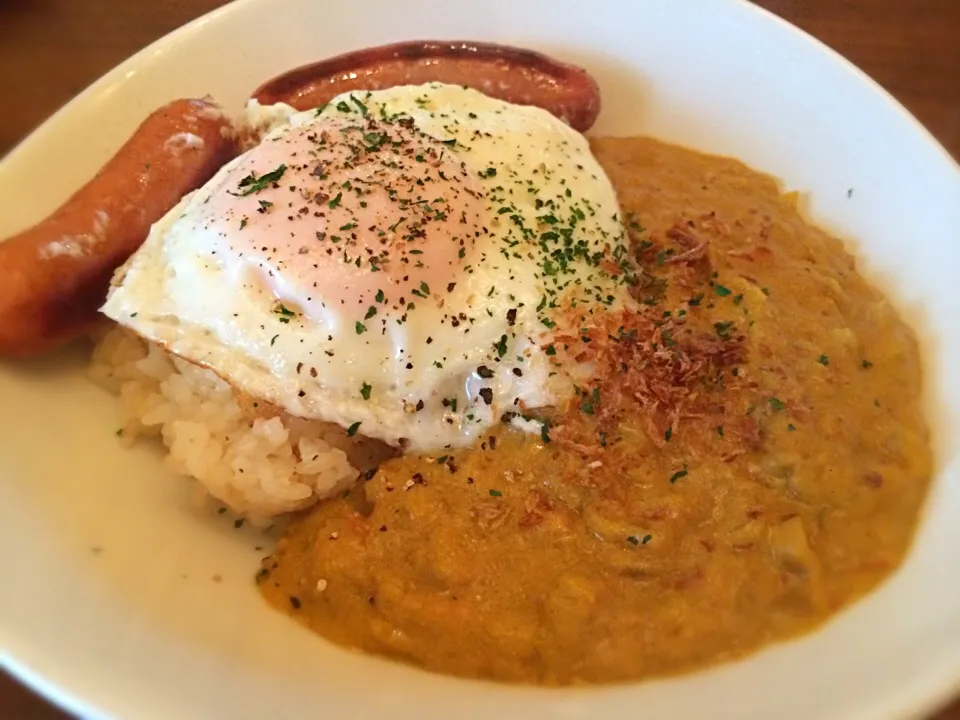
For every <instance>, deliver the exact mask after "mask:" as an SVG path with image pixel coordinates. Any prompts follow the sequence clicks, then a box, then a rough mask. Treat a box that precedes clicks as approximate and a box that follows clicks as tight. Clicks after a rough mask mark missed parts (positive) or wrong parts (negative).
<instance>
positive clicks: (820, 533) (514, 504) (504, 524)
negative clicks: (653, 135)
mask: <svg viewBox="0 0 960 720" xmlns="http://www.w3.org/2000/svg"><path fill="white" fill-rule="evenodd" d="M593 151H594V153H595V154H596V156H597V158H598V159H599V160H600V162H601V164H602V165H603V167H604V169H605V170H606V172H607V174H608V175H609V176H610V178H611V179H612V181H613V183H614V186H615V187H616V189H617V193H618V195H619V198H620V202H621V205H622V207H623V210H624V213H625V216H626V217H627V218H629V219H630V220H629V227H630V231H629V236H630V249H631V252H632V253H633V254H635V256H636V258H637V260H638V262H639V265H640V274H639V277H640V282H639V284H638V285H637V286H636V292H637V297H638V298H639V299H640V300H641V302H642V309H641V310H640V311H639V312H637V313H636V314H624V316H623V317H622V318H617V319H614V318H610V319H608V322H607V326H606V327H601V328H591V329H590V331H589V332H588V333H585V334H584V335H583V336H580V337H571V338H569V340H567V343H566V344H567V348H568V351H570V350H572V351H573V352H577V353H586V354H587V355H589V357H590V358H591V359H592V360H593V361H594V362H595V363H596V364H597V368H598V373H597V376H596V378H595V379H594V380H593V381H592V382H591V383H589V384H588V385H584V386H583V387H582V388H580V391H579V395H578V397H577V398H576V399H575V400H572V401H571V402H569V403H568V404H567V405H566V406H565V407H563V408H557V409H556V410H554V411H552V412H550V413H549V414H548V415H547V417H548V419H549V429H548V430H545V431H544V432H543V434H542V436H540V437H534V436H530V435H521V434H518V433H516V432H513V431H510V430H507V429H500V430H497V431H494V432H491V433H490V434H489V435H488V436H487V437H486V438H485V439H484V440H483V441H482V442H481V443H480V444H479V446H477V447H473V448H470V449H468V450H465V451H461V452H455V453H450V454H448V455H446V456H439V457H437V456H434V457H410V456H408V457H404V458H398V459H395V460H390V461H389V462H386V463H384V464H383V465H381V466H380V467H379V469H378V470H377V471H376V472H372V473H368V474H367V475H366V476H365V480H364V482H363V483H362V484H360V485H358V486H356V487H355V488H354V489H353V490H352V491H351V492H350V493H349V495H346V496H344V497H342V498H339V499H336V500H332V501H329V502H327V503H323V504H321V505H320V506H318V507H317V508H316V509H315V510H313V511H311V512H310V513H308V514H306V515H303V516H301V517H298V518H297V519H296V520H295V521H294V522H293V523H292V524H291V527H290V529H289V531H288V533H287V535H286V536H285V537H284V538H283V539H282V540H281V541H280V543H279V545H278V547H277V549H276V552H275V553H274V554H273V555H271V556H269V557H267V558H265V559H264V561H263V565H262V569H261V570H260V573H259V574H258V575H257V582H258V583H259V585H260V588H261V591H262V592H263V594H264V596H265V597H266V598H267V600H268V601H269V602H270V603H271V604H272V605H273V606H274V607H276V608H278V609H280V610H283V611H285V612H288V613H290V615H291V616H292V617H294V618H295V619H297V620H298V621H299V622H302V623H303V624H305V625H307V626H308V627H310V628H311V629H313V630H315V631H316V632H319V633H320V634H322V635H323V636H325V637H327V638H329V639H332V640H334V641H335V642H338V643H341V644H343V645H346V646H348V647H356V648H361V649H363V650H366V651H369V652H375V653H379V654H384V655H388V656H391V657H396V658H400V659H403V660H407V661H410V662H413V663H416V664H418V665H421V666H423V667H425V668H428V669H430V670H434V671H437V672H445V673H452V674H456V675H462V676H468V677H483V678H493V679H498V680H509V681H519V682H526V683H542V684H547V685H557V684H568V683H597V682H609V681H627V680H637V679H641V678H646V677H651V676H655V675H662V674H667V673H676V672H681V671H687V670H692V669H695V668H697V667H702V666H704V665H706V664H709V663H716V662H720V661H723V660H728V659H731V658H735V657H738V656H741V655H743V654H745V653H748V652H751V651H754V650H756V649H758V648H760V647H762V646H763V645H765V644H767V643H769V642H771V641H774V640H780V639H785V638H789V637H792V636H796V635H798V634H800V633H803V632H806V631H809V630H811V629H813V628H815V627H816V626H818V625H819V624H820V623H822V622H824V621H825V620H826V619H827V618H829V617H830V616H831V615H832V614H834V613H835V612H837V611H838V610H839V609H841V608H842V607H844V606H846V605H848V604H849V603H851V602H853V601H854V600H856V599H857V598H859V597H861V596H862V595H863V594H864V593H866V592H868V591H869V590H871V589H872V588H874V587H875V586H876V585H877V584H878V583H879V582H880V581H881V580H883V579H884V578H885V577H887V576H888V575H889V574H890V573H891V572H892V571H893V570H894V569H895V568H896V567H897V566H898V565H899V564H900V563H901V561H902V560H903V557H904V554H905V552H906V551H907V549H908V547H909V545H910V541H911V539H912V537H913V533H914V529H915V526H916V523H917V518H918V514H919V511H920V508H921V505H922V502H923V499H924V495H925V493H926V491H927V488H928V485H929V481H930V476H931V467H932V466H931V462H932V461H931V452H930V447H929V442H928V435H927V429H926V426H925V424H924V419H923V415H922V413H921V406H920V385H921V382H920V378H921V373H920V360H919V356H918V349H917V342H916V339H915V337H914V335H913V333H912V332H911V330H910V329H909V327H907V325H905V324H904V322H903V321H902V320H901V319H900V318H899V317H898V316H897V314H896V312H895V311H894V310H893V309H892V307H891V306H890V305H889V304H888V302H887V301H886V300H885V298H884V297H883V296H882V295H881V293H880V292H878V291H877V290H876V289H875V288H873V287H871V286H870V285H869V284H868V283H867V282H865V281H864V280H863V279H862V278H861V277H860V276H859V275H858V274H857V272H856V269H855V266H854V260H853V258H852V257H851V256H850V255H849V254H848V253H847V252H846V250H844V248H843V245H842V244H841V243H840V241H838V240H836V239H834V238H832V237H830V236H828V235H827V234H825V233H824V232H822V231H820V230H819V229H817V228H815V227H813V226H811V225H809V224H807V223H806V222H804V220H803V218H802V217H801V216H800V214H799V213H798V211H797V208H796V206H795V198H794V197H793V196H792V195H781V194H780V192H779V191H778V189H777V184H776V182H775V181H774V180H773V179H772V178H770V177H769V176H766V175H763V174H760V173H757V172H755V171H753V170H751V169H749V168H747V167H745V166H744V165H743V164H741V163H739V162H737V161H735V160H731V159H727V158H719V157H713V156H708V155H703V154H700V153H697V152H693V151H690V150H686V149H683V148H680V147H676V146H671V145H667V144H664V143H660V142H657V141H656V140H652V139H648V138H627V139H614V138H601V139H597V140H595V141H594V142H593Z"/></svg>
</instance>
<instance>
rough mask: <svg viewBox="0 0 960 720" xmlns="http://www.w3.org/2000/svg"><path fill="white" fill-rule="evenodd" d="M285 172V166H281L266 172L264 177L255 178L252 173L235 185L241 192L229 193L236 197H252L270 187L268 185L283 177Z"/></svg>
mask: <svg viewBox="0 0 960 720" xmlns="http://www.w3.org/2000/svg"><path fill="white" fill-rule="evenodd" d="M286 171H287V166H286V165H283V164H281V165H280V166H279V167H278V168H277V169H276V170H273V171H271V172H268V173H267V174H266V175H261V176H260V177H257V176H256V175H254V174H253V173H250V174H249V175H247V176H246V177H245V178H243V180H241V181H240V182H239V183H238V185H237V189H238V190H242V191H243V192H239V193H233V192H231V193H230V194H231V195H235V196H237V197H244V196H246V195H252V194H253V193H255V192H260V191H261V190H264V189H266V188H268V187H270V185H272V184H273V183H275V182H277V181H278V180H279V179H280V178H281V177H283V173H285V172H286ZM227 192H230V191H229V190H228V191H227Z"/></svg>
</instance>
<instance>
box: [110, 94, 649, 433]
mask: <svg viewBox="0 0 960 720" xmlns="http://www.w3.org/2000/svg"><path fill="white" fill-rule="evenodd" d="M248 112H249V113H250V116H251V122H252V123H253V124H257V123H258V122H259V123H260V124H262V125H267V126H269V128H270V129H269V130H268V131H267V132H265V134H264V135H263V137H262V139H261V141H260V143H259V144H258V145H257V146H256V147H254V148H253V149H251V150H250V151H248V152H247V153H245V154H244V155H242V156H240V157H238V158H237V159H236V160H234V161H232V162H230V163H229V164H227V165H226V166H224V167H223V168H222V169H221V170H220V171H219V173H218V174H217V175H216V176H215V177H214V178H213V179H211V180H210V182H208V183H207V184H206V185H205V186H204V187H202V188H200V189H199V190H197V191H196V192H194V193H192V194H191V195H188V196H187V197H185V198H184V199H183V200H182V202H181V203H180V204H179V205H178V206H177V207H176V208H174V210H173V211H171V212H170V213H169V214H168V215H167V216H166V217H164V218H163V219H162V220H161V221H160V222H159V223H157V224H156V225H155V226H154V227H153V228H152V230H151V232H150V235H149V237H148V238H147V240H146V242H145V243H144V245H143V246H142V247H141V248H140V250H139V251H138V252H137V253H136V254H135V255H134V256H133V257H132V258H131V259H130V261H128V263H127V264H126V265H125V266H124V267H123V268H121V270H120V271H118V273H117V276H116V277H115V279H114V284H113V287H112V289H111V292H110V295H109V297H108V299H107V302H106V304H105V306H104V307H103V312H104V313H105V314H106V315H107V316H109V317H110V318H112V319H114V320H115V321H117V322H118V323H120V324H122V325H125V326H126V327H128V328H130V329H132V330H133V331H135V332H136V333H138V334H140V335H141V336H143V337H145V338H147V339H148V340H151V341H153V342H155V343H158V344H160V345H162V346H164V347H166V348H167V349H168V350H169V351H171V352H173V353H175V354H176V355H179V356H180V357H182V358H185V359H187V360H190V361H192V362H194V363H197V364H200V365H203V366H206V367H208V368H211V369H212V370H214V371H215V372H216V373H217V374H218V375H220V376H221V377H222V378H224V379H225V380H227V381H228V382H230V383H231V384H232V385H233V386H234V387H235V388H237V389H239V390H241V391H243V392H245V393H247V394H249V395H251V396H253V397H256V398H262V399H264V400H266V401H268V402H270V403H273V404H275V405H277V406H279V407H282V408H284V409H285V410H287V411H288V412H290V413H291V414H293V415H296V416H299V417H304V418H312V419H320V420H325V421H329V422H334V423H337V424H339V425H341V426H343V427H346V428H349V432H350V433H351V434H353V433H357V432H359V433H361V434H363V435H366V436H369V437H373V438H378V439H381V440H383V441H385V442H387V443H390V444H392V445H395V446H400V447H404V448H409V449H410V450H411V451H416V452H431V451H437V450H441V449H444V448H449V447H459V446H464V445H468V444H470V443H471V442H472V441H473V440H474V438H476V437H477V436H478V435H480V434H481V433H483V431H484V430H486V429H487V428H489V427H490V426H491V425H492V424H493V423H496V422H499V421H500V420H501V419H502V418H503V417H504V415H505V414H507V415H508V416H513V415H514V414H517V415H523V414H524V413H526V412H528V411H529V410H530V409H533V408H541V407H545V406H551V405H555V404H557V403H559V402H561V401H562V400H563V399H564V398H565V397H568V396H569V395H570V393H571V392H572V382H575V381H576V377H577V375H578V374H580V373H583V372H585V369H584V368H578V367H576V363H575V362H574V363H570V362H560V361H559V360H558V357H559V356H558V354H557V351H556V344H557V343H560V342H562V339H563V337H569V336H570V335H571V333H576V332H577V328H578V327H580V326H582V325H583V324H585V323H586V322H588V320H589V316H590V315H592V314H594V313H596V312H604V311H606V310H608V309H617V308H618V307H622V306H623V304H625V303H630V302H631V300H630V298H629V295H628V293H627V292H626V279H627V278H628V277H629V273H627V272H624V269H625V267H626V260H625V255H626V249H625V244H624V243H625V239H624V232H623V227H622V223H621V219H620V215H619V212H620V211H619V208H618V205H617V199H616V195H615V193H614V190H613V187H612V186H611V184H610V182H609V180H608V179H607V177H606V175H605V174H604V172H603V170H602V169H601V167H600V166H599V164H598V163H597V161H596V160H595V159H594V158H593V156H592V155H591V153H590V148H589V145H588V143H587V141H586V139H585V138H584V137H583V136H582V135H580V134H579V133H577V132H576V131H574V130H572V129H571V128H569V127H568V126H566V125H565V124H563V123H562V122H561V121H560V120H558V119H556V118H555V117H553V116H552V115H550V114H549V113H547V112H546V111H544V110H541V109H538V108H534V107H527V106H519V105H513V104H510V103H506V102H502V101H500V100H495V99H492V98H490V97H487V96H485V95H483V94H482V93H479V92H476V91H474V90H469V89H465V88H462V87H459V86H452V85H443V84H430V85H424V86H405V87H396V88H392V89H389V90H382V91H376V92H365V93H356V92H354V93H352V94H347V95H343V96H340V97H338V98H335V99H334V100H333V101H332V102H330V103H329V104H328V105H326V106H325V107H323V108H320V109H317V110H313V111H309V112H301V113H297V112H295V111H294V110H293V109H292V108H290V107H288V106H285V105H279V106H270V107H266V108H261V107H259V106H257V105H256V103H252V104H251V106H250V107H249V108H248Z"/></svg>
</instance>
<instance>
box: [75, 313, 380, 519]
mask: <svg viewBox="0 0 960 720" xmlns="http://www.w3.org/2000/svg"><path fill="white" fill-rule="evenodd" d="M90 377H91V378H92V379H93V380H94V381H95V382H97V383H98V384H100V385H102V386H103V387H105V388H106V389H108V390H110V391H111V392H113V393H116V394H118V395H119V396H120V405H121V423H122V429H121V431H120V432H119V433H118V434H119V435H120V436H121V438H122V441H123V442H125V443H127V444H132V443H133V442H134V441H135V440H137V439H138V438H141V437H159V438H160V439H161V440H162V441H163V444H164V445H165V446H166V447H167V449H168V453H167V455H166V458H165V462H166V463H167V465H168V466H169V467H170V469H171V470H173V471H174V472H176V473H179V474H181V475H187V476H190V477H193V478H196V479H197V480H199V481H200V483H201V484H202V485H203V487H204V488H205V490H206V491H207V492H208V493H209V494H210V495H212V496H214V497H215V498H217V499H218V500H219V501H220V502H222V503H224V504H225V505H227V506H228V507H229V508H230V509H231V510H233V511H234V512H236V513H238V514H240V515H245V516H247V517H250V518H252V519H254V520H265V519H267V518H270V517H273V516H275V515H279V514H281V513H286V512H290V511H293V510H299V509H302V508H305V507H308V506H310V505H312V504H313V503H315V502H316V501H317V500H320V499H322V498H325V497H329V496H331V495H334V494H336V493H338V492H340V491H342V490H343V489H345V488H347V487H349V486H350V485H352V484H353V482H354V481H355V480H356V479H357V476H358V474H359V472H360V471H361V470H363V469H366V468H369V467H373V466H374V465H376V464H377V462H379V461H382V460H383V459H385V458H386V457H389V456H390V455H391V454H392V450H390V449H389V448H388V447H387V446H386V445H384V444H383V443H381V442H379V441H375V440H369V439H366V438H361V437H359V436H358V437H354V438H349V437H347V434H346V432H345V431H344V430H343V429H342V428H340V427H339V426H336V425H332V424H330V423H325V422H320V421H314V420H304V419H302V418H295V417H292V416H290V415H288V414H286V413H284V412H282V411H280V410H278V409H276V408H270V407H265V408H261V407H259V404H258V403H253V402H252V401H250V402H247V403H244V402H243V401H242V399H241V397H240V396H239V395H238V394H237V393H236V392H235V391H234V389H233V388H232V387H231V386H230V385H229V384H227V383H226V382H224V381H223V380H222V379H220V378H219V377H218V376H217V375H216V374H214V373H213V372H211V371H210V370H206V369H203V368H200V367H198V366H196V365H193V364H191V363H188V362H186V361H184V360H181V359H179V358H177V357H173V356H171V355H170V354H168V353H167V352H165V351H164V350H163V349H162V348H160V347H158V346H156V345H153V344H150V343H147V342H146V341H144V340H142V339H141V338H140V337H138V336H137V335H135V334H133V333H131V332H129V331H127V330H125V329H122V328H120V327H113V328H111V329H110V330H109V331H107V332H106V333H105V334H104V335H103V336H102V337H101V338H99V340H98V341H97V343H96V346H95V349H94V353H93V359H92V361H91V365H90Z"/></svg>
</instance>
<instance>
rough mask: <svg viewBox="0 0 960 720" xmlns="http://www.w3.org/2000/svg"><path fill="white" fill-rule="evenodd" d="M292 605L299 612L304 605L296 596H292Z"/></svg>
mask: <svg viewBox="0 0 960 720" xmlns="http://www.w3.org/2000/svg"><path fill="white" fill-rule="evenodd" d="M290 605H291V606H293V609H294V610H299V609H300V608H301V607H303V603H301V602H300V598H298V597H297V596H296V595H291V596H290Z"/></svg>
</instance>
